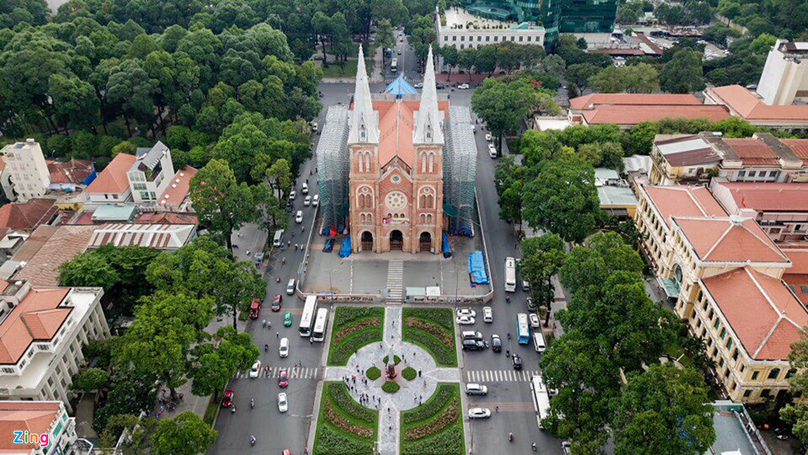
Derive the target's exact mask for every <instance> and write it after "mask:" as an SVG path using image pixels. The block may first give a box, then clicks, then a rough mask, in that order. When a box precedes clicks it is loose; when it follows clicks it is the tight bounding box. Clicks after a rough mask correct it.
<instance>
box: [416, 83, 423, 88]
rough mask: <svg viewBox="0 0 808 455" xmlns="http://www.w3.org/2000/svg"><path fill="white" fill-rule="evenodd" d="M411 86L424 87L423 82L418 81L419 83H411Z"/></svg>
mask: <svg viewBox="0 0 808 455" xmlns="http://www.w3.org/2000/svg"><path fill="white" fill-rule="evenodd" d="M413 87H415V88H424V83H423V82H419V83H417V84H415V85H413Z"/></svg>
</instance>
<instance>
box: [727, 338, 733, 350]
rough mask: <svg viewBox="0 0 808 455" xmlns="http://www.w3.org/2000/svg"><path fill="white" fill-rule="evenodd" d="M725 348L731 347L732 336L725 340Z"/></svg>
mask: <svg viewBox="0 0 808 455" xmlns="http://www.w3.org/2000/svg"><path fill="white" fill-rule="evenodd" d="M727 349H732V337H730V338H729V340H727Z"/></svg>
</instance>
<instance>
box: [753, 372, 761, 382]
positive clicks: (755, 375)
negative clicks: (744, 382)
mask: <svg viewBox="0 0 808 455" xmlns="http://www.w3.org/2000/svg"><path fill="white" fill-rule="evenodd" d="M759 374H760V371H753V372H752V380H753V381H757V378H758V375H759Z"/></svg>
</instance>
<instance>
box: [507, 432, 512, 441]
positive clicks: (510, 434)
mask: <svg viewBox="0 0 808 455" xmlns="http://www.w3.org/2000/svg"><path fill="white" fill-rule="evenodd" d="M510 441H513V433H508V442H510Z"/></svg>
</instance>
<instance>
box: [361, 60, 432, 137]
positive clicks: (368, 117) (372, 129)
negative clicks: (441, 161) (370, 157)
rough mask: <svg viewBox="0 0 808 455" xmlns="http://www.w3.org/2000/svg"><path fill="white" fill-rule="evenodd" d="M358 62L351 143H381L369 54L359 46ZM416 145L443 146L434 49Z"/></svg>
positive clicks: (424, 92) (417, 124) (421, 106)
mask: <svg viewBox="0 0 808 455" xmlns="http://www.w3.org/2000/svg"><path fill="white" fill-rule="evenodd" d="M357 58H358V60H357V63H356V86H355V87H354V97H353V111H352V112H351V129H350V132H349V133H348V143H349V144H378V143H379V116H378V112H376V111H374V110H373V100H372V99H371V97H370V83H369V81H368V75H367V70H366V69H365V55H364V52H363V51H362V46H361V45H360V46H359V55H358V57H357ZM417 117H418V118H417V120H416V124H415V131H414V133H413V143H415V144H441V145H442V144H443V119H444V115H443V114H442V113H441V112H440V110H439V109H438V91H437V88H436V86H435V65H434V63H433V57H432V47H431V46H430V48H429V55H428V57H427V62H426V74H425V75H424V88H423V91H422V93H421V105H420V107H419V108H418V113H417Z"/></svg>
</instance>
